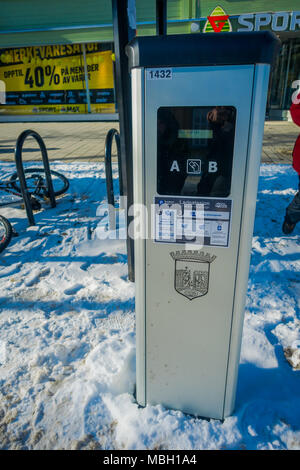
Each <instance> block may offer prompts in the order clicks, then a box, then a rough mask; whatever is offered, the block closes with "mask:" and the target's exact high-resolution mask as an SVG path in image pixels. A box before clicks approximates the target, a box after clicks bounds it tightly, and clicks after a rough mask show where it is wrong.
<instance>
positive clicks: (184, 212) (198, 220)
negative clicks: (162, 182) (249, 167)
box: [153, 197, 232, 247]
mask: <svg viewBox="0 0 300 470" xmlns="http://www.w3.org/2000/svg"><path fill="white" fill-rule="evenodd" d="M231 214H232V200H231V199H216V198H181V197H168V198H165V197H155V198H154V220H153V223H154V240H155V242H157V243H188V244H191V243H195V244H201V245H204V246H220V247H228V246H229V240H230V229H231Z"/></svg>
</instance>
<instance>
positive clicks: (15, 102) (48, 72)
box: [0, 43, 115, 115]
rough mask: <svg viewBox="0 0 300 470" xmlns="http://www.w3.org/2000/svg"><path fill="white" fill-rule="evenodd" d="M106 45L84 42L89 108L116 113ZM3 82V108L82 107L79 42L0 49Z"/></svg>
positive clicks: (27, 111)
mask: <svg viewBox="0 0 300 470" xmlns="http://www.w3.org/2000/svg"><path fill="white" fill-rule="evenodd" d="M109 46H110V45H106V44H101V43H90V44H86V46H85V47H86V67H87V75H88V87H89V96H90V104H91V112H93V113H114V112H115V98H114V79H113V52H112V50H111V47H109ZM0 80H2V81H3V82H4V84H5V91H6V102H5V104H2V105H0V112H1V113H2V114H15V115H17V114H39V113H40V114H42V113H43V114H53V113H54V114H55V113H86V112H88V109H87V90H86V83H85V67H84V55H83V45H82V44H67V45H55V46H40V47H26V48H25V47H24V48H18V49H2V50H0Z"/></svg>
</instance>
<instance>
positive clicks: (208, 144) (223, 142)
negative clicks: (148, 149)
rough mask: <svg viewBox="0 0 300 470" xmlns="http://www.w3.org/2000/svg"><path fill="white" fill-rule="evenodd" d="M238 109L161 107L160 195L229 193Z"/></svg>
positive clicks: (223, 107) (158, 145)
mask: <svg viewBox="0 0 300 470" xmlns="http://www.w3.org/2000/svg"><path fill="white" fill-rule="evenodd" d="M235 121H236V109H235V108H234V107H233V106H186V107H183V106H177V107H161V108H159V109H158V112H157V192H158V194H164V195H172V196H179V195H181V196H206V197H227V196H228V195H229V194H230V187H231V173H232V161H233V148H234V136H235Z"/></svg>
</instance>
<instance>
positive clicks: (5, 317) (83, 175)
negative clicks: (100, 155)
mask: <svg viewBox="0 0 300 470" xmlns="http://www.w3.org/2000/svg"><path fill="white" fill-rule="evenodd" d="M31 166H32V165H31ZM0 168H1V174H2V175H4V176H5V175H7V174H8V173H9V172H11V171H12V170H13V166H12V164H10V163H0ZM52 168H53V169H56V170H57V171H60V172H62V173H64V174H65V175H66V176H67V177H68V178H69V179H70V182H71V184H70V189H69V191H68V193H67V194H66V195H65V196H64V197H63V198H60V199H59V200H58V204H57V208H56V209H47V210H42V211H40V212H39V213H36V214H35V217H36V221H37V226H36V227H33V228H30V229H28V228H27V223H26V220H25V218H24V211H22V210H21V209H20V208H15V209H12V208H0V212H1V214H2V215H6V216H7V217H8V218H9V219H10V221H11V222H12V223H13V225H14V227H15V229H16V230H17V232H19V236H18V237H16V238H13V240H12V241H11V243H10V245H9V247H8V248H7V249H6V250H5V251H4V252H3V253H2V254H1V255H0V279H1V294H0V448H1V449H286V448H288V449H299V448H300V430H299V427H300V386H299V385H300V371H296V370H293V369H292V367H291V366H290V365H289V364H288V363H287V361H286V359H285V357H284V348H287V347H295V348H296V349H297V347H299V344H300V342H299V340H300V316H299V307H300V295H299V294H300V287H299V286H300V282H299V280H300V279H299V268H300V261H299V258H300V257H299V252H300V250H299V233H300V232H299V229H300V227H297V228H296V230H295V233H294V234H292V235H291V236H284V235H283V234H282V232H281V224H282V218H283V214H284V209H285V207H286V205H287V204H288V201H290V200H291V198H292V196H293V194H294V193H295V189H296V187H297V177H296V174H295V173H294V171H293V170H292V169H291V168H290V167H289V166H285V165H263V166H262V167H261V178H260V188H259V194H258V205H257V215H256V223H255V231H254V237H253V248H252V258H251V267H250V279H249V288H248V297H247V305H246V315H245V326H244V334H243V344H242V354H241V363H240V370H239V381H238V390H237V401H236V411H235V413H234V415H233V416H231V417H230V418H227V419H225V421H224V422H223V423H222V422H220V421H217V420H210V421H209V420H203V419H196V418H194V417H192V416H188V415H184V414H183V413H181V412H179V411H172V410H167V409H165V408H164V407H162V406H147V407H146V408H140V407H139V406H138V405H137V404H136V402H135V399H134V387H135V330H134V328H135V318H134V285H133V284H131V283H130V282H128V280H127V265H126V254H125V244H124V242H118V243H117V244H114V245H108V243H109V242H108V241H103V242H99V241H95V240H93V236H94V235H93V234H94V230H95V228H96V227H97V225H98V224H99V221H100V218H99V217H96V212H97V209H98V211H99V204H102V206H103V204H104V203H105V179H104V168H103V164H101V163H99V164H97V163H72V164H65V163H61V162H56V163H55V164H52ZM115 177H116V175H115ZM0 196H1V195H0ZM98 213H99V212H98ZM109 246H112V249H110V250H108V247H109Z"/></svg>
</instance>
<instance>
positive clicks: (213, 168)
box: [208, 162, 218, 173]
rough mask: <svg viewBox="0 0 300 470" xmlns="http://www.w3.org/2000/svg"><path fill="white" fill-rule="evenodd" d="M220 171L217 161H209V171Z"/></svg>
mask: <svg viewBox="0 0 300 470" xmlns="http://www.w3.org/2000/svg"><path fill="white" fill-rule="evenodd" d="M216 171H218V165H217V162H208V173H216Z"/></svg>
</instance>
